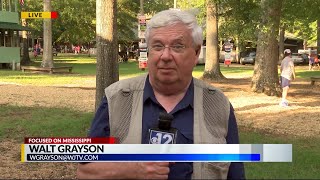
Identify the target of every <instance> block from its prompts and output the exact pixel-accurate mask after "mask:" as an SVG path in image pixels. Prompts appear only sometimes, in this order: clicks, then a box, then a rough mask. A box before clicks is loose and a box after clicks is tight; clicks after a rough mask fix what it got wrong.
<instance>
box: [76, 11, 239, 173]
mask: <svg viewBox="0 0 320 180" xmlns="http://www.w3.org/2000/svg"><path fill="white" fill-rule="evenodd" d="M145 37H146V43H147V46H148V50H149V52H148V70H149V72H148V73H147V74H145V75H141V76H138V77H134V78H130V79H125V80H121V81H118V82H116V83H114V84H112V85H110V86H109V87H107V88H106V89H105V96H104V97H103V99H102V103H101V105H100V107H99V108H98V110H97V112H96V115H95V118H94V120H93V122H92V125H91V128H90V133H89V136H90V137H108V136H112V137H117V138H119V143H123V144H127V143H128V144H149V143H150V142H152V141H151V140H152V139H153V138H151V137H150V136H149V134H148V133H149V130H151V129H152V128H154V127H157V126H158V123H159V122H158V119H159V116H160V115H159V114H160V113H162V112H165V113H168V114H169V115H170V116H172V117H173V120H172V121H171V122H172V127H173V128H175V129H176V134H177V136H176V139H175V143H176V144H239V138H238V128H237V123H236V117H235V113H234V109H233V107H232V105H231V104H230V102H229V100H228V99H227V97H226V96H225V95H224V94H223V93H222V92H221V91H220V90H219V89H217V88H215V87H213V86H211V85H210V84H207V83H205V82H204V81H202V80H199V79H196V78H193V77H192V71H193V68H194V67H195V66H196V64H197V62H198V58H199V54H200V50H201V45H202V41H203V40H202V29H201V28H200V26H199V25H198V24H197V19H196V17H195V16H194V15H193V14H190V13H188V12H185V11H177V10H165V11H162V12H159V13H157V14H156V15H154V16H153V17H152V18H151V20H150V21H149V22H148V24H147V30H146V34H145ZM165 135H168V134H165ZM77 177H78V178H80V179H82V178H83V179H89V178H94V179H100V178H110V179H191V178H194V179H244V178H245V173H244V166H243V163H226V162H219V163H200V162H196V163H193V162H175V163H169V162H117V163H111V162H110V163H109V162H101V163H80V164H79V167H78V171H77Z"/></svg>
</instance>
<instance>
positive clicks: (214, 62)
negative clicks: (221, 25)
mask: <svg viewBox="0 0 320 180" xmlns="http://www.w3.org/2000/svg"><path fill="white" fill-rule="evenodd" d="M218 50H219V41H218V13H217V4H215V3H213V2H212V1H210V0H207V38H206V64H205V68H204V72H203V78H205V79H209V80H212V81H221V80H223V79H225V77H224V76H223V75H222V73H221V71H220V64H219V51H218Z"/></svg>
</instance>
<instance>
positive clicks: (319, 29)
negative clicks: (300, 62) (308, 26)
mask: <svg viewBox="0 0 320 180" xmlns="http://www.w3.org/2000/svg"><path fill="white" fill-rule="evenodd" d="M317 54H320V19H318V20H317Z"/></svg>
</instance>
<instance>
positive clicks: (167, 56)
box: [161, 47, 172, 60]
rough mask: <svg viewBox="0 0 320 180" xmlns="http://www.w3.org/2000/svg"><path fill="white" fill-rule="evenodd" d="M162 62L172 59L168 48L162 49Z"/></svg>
mask: <svg viewBox="0 0 320 180" xmlns="http://www.w3.org/2000/svg"><path fill="white" fill-rule="evenodd" d="M161 59H162V60H171V59H172V54H171V49H170V47H165V48H164V49H163V52H162V55H161Z"/></svg>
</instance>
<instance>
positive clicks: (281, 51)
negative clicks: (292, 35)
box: [278, 24, 286, 62]
mask: <svg viewBox="0 0 320 180" xmlns="http://www.w3.org/2000/svg"><path fill="white" fill-rule="evenodd" d="M285 30H286V26H285V24H282V25H281V27H280V37H279V60H278V62H281V61H282V59H283V58H284V54H283V51H284V35H285Z"/></svg>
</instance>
